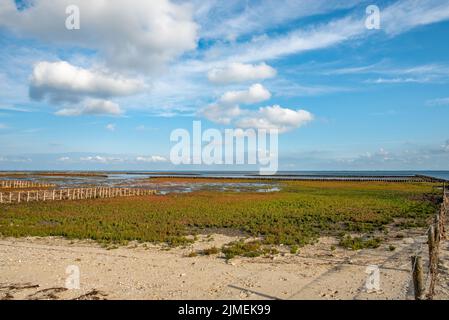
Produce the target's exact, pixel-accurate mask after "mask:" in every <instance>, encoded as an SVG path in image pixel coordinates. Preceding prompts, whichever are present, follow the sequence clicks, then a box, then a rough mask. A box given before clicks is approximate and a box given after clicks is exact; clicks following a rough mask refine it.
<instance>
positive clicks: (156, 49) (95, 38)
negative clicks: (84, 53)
mask: <svg viewBox="0 0 449 320" xmlns="http://www.w3.org/2000/svg"><path fill="white" fill-rule="evenodd" d="M69 5H75V6H77V7H78V8H79V11H80V29H79V30H73V31H68V30H67V29H66V27H65V23H64V22H65V20H66V18H67V17H68V15H67V14H66V8H67V7H68V6H69ZM192 15H193V12H192V6H191V5H189V4H186V3H179V2H178V1H176V2H175V1H170V0H151V1H128V0H114V1H96V2H95V4H93V3H92V1H91V0H58V1H53V0H39V1H33V3H32V5H31V6H28V7H27V8H25V9H24V10H18V9H17V8H16V5H15V3H14V1H13V0H2V1H1V2H0V26H1V27H7V28H9V29H10V30H13V31H14V32H15V33H17V34H20V35H24V36H26V37H34V38H37V39H40V40H44V41H47V42H51V43H56V44H64V45H69V46H78V47H82V48H88V49H93V50H96V51H97V52H99V53H100V55H101V56H103V57H104V59H105V62H106V65H107V66H108V67H109V68H112V69H120V70H134V71H138V72H141V71H142V70H144V71H149V70H153V69H156V68H160V66H161V65H163V64H164V63H166V62H168V61H170V60H171V59H174V58H175V57H177V56H179V55H181V54H182V53H184V52H185V51H188V50H192V49H195V48H196V44H197V37H198V36H197V30H198V25H197V24H196V23H195V22H194V21H193V17H192Z"/></svg>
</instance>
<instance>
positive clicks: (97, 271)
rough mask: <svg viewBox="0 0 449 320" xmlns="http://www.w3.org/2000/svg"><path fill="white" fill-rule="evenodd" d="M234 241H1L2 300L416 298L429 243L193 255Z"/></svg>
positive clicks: (415, 240)
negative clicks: (74, 275) (71, 273)
mask: <svg viewBox="0 0 449 320" xmlns="http://www.w3.org/2000/svg"><path fill="white" fill-rule="evenodd" d="M236 239H237V238H236V237H231V236H226V235H222V234H214V235H213V236H208V237H207V236H200V237H199V239H198V240H197V241H196V242H195V243H194V244H192V245H189V246H187V247H183V248H169V247H166V246H163V245H151V244H135V243H130V244H129V245H128V246H126V247H120V248H117V249H107V248H103V247H101V246H99V245H98V244H96V243H94V242H92V241H69V240H65V239H62V238H52V237H47V238H36V237H29V238H20V239H14V238H3V239H1V240H0V298H1V299H411V298H412V290H413V289H412V287H411V277H410V255H411V254H413V252H415V251H416V250H418V249H419V248H422V247H424V248H425V241H426V240H425V237H422V232H419V230H416V231H415V232H411V231H409V232H408V234H407V237H405V238H402V239H392V240H390V241H388V242H386V243H383V244H382V245H381V246H380V247H379V248H377V249H363V250H359V251H352V250H347V249H342V248H339V247H338V246H337V247H336V249H334V250H332V249H331V247H332V246H333V245H336V243H337V240H336V239H334V238H330V237H323V238H320V240H319V242H318V243H317V244H315V245H309V246H306V247H303V248H301V249H300V250H299V252H298V253H297V254H291V253H289V251H288V250H287V249H284V248H283V247H279V251H280V253H279V254H277V255H274V256H269V257H258V258H241V257H238V258H234V259H231V260H228V261H227V260H225V259H224V258H223V257H222V256H221V255H220V254H218V255H210V256H195V257H188V255H189V253H190V252H192V251H193V250H198V249H204V248H209V247H211V246H221V245H223V244H224V243H228V242H230V241H233V240H236ZM390 245H393V246H394V247H395V248H396V249H395V250H394V251H391V250H390V249H389V247H390ZM446 258H447V257H446ZM70 265H74V266H77V267H78V268H79V271H80V288H79V289H67V288H66V287H65V286H66V285H65V283H66V279H67V277H68V274H66V268H67V267H68V266H70ZM370 265H375V266H378V267H379V271H380V290H377V291H376V290H368V289H367V286H366V281H367V279H368V277H369V272H370V271H369V268H368V269H367V267H368V266H370ZM440 291H441V290H440ZM444 296H446V298H447V295H445V293H444V292H440V293H439V297H441V298H444Z"/></svg>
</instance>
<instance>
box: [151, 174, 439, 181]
mask: <svg viewBox="0 0 449 320" xmlns="http://www.w3.org/2000/svg"><path fill="white" fill-rule="evenodd" d="M152 178H153V179H214V180H217V179H218V180H220V179H221V180H228V179H229V180H245V179H246V180H254V181H257V180H264V181H266V180H272V181H323V182H325V181H348V182H440V179H436V178H435V179H434V178H432V177H427V176H422V177H421V176H326V175H318V176H315V175H313V176H312V175H311V176H308V175H296V176H295V175H291V176H287V175H286V176H283V175H271V176H270V175H267V176H264V175H246V176H241V177H233V176H230V177H223V176H222V177H213V176H184V175H164V176H150V179H152Z"/></svg>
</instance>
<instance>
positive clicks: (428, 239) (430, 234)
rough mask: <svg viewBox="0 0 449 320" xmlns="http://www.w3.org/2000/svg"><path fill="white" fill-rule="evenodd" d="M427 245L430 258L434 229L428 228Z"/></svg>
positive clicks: (433, 242)
mask: <svg viewBox="0 0 449 320" xmlns="http://www.w3.org/2000/svg"><path fill="white" fill-rule="evenodd" d="M427 244H428V245H429V256H432V252H433V249H434V248H435V229H434V227H433V226H430V228H429V232H428V234H427Z"/></svg>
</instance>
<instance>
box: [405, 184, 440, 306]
mask: <svg viewBox="0 0 449 320" xmlns="http://www.w3.org/2000/svg"><path fill="white" fill-rule="evenodd" d="M448 215H449V191H448V190H447V189H446V188H445V187H443V203H442V204H441V207H440V211H439V212H438V213H436V214H435V216H434V219H433V221H432V223H431V225H430V226H429V229H428V231H427V245H428V247H429V250H428V252H429V259H428V279H429V280H430V281H425V280H424V266H423V262H422V261H423V259H422V257H421V255H419V254H417V255H414V256H412V257H411V258H412V276H413V286H414V291H415V299H416V300H424V299H428V300H432V299H433V296H434V295H435V287H436V284H437V280H438V265H439V252H440V246H441V241H442V240H443V241H444V240H446V219H447V217H448ZM427 282H429V286H428V287H427V284H426V283H427Z"/></svg>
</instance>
